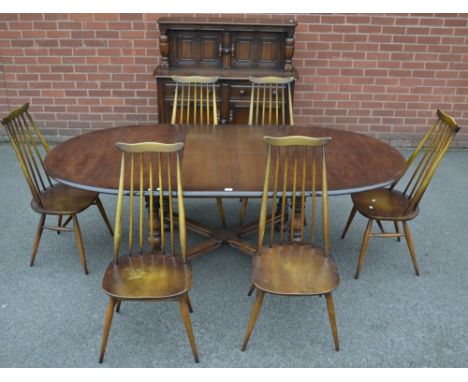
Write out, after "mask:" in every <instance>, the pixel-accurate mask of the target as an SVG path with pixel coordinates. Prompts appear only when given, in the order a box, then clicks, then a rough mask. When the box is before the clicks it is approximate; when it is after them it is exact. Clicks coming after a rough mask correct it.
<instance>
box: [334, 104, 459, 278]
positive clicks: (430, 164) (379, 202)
mask: <svg viewBox="0 0 468 382" xmlns="http://www.w3.org/2000/svg"><path fill="white" fill-rule="evenodd" d="M437 117H438V118H437V120H436V121H435V123H434V124H433V125H432V127H431V128H430V129H429V131H428V132H427V134H426V135H425V136H424V138H423V139H422V141H421V142H420V144H419V145H418V147H417V148H416V149H415V150H414V152H413V153H412V154H411V156H410V157H409V158H408V160H407V163H406V169H405V172H404V173H403V174H402V175H401V176H400V177H399V178H397V180H396V181H395V182H393V183H392V184H391V185H390V187H389V188H379V189H375V190H370V191H366V192H361V193H356V194H353V195H352V196H351V197H352V201H353V208H352V210H351V214H350V216H349V218H348V222H347V223H346V226H345V228H344V231H343V234H342V236H341V238H342V239H343V238H344V237H345V235H346V233H347V231H348V228H349V226H350V224H351V222H352V220H353V218H354V216H355V214H356V211H359V213H360V214H361V215H363V216H364V217H366V218H367V219H368V223H367V228H366V231H365V232H364V238H363V241H362V246H361V251H360V254H359V259H358V265H357V269H356V273H355V276H354V278H355V279H357V278H358V277H359V274H360V272H361V269H362V264H363V261H364V257H365V255H366V250H367V244H368V242H369V239H370V238H371V237H380V238H395V237H396V238H398V239H400V237H405V239H406V242H407V244H408V249H409V252H410V255H411V260H412V262H413V267H414V272H415V273H416V275H417V276H419V266H418V262H417V259H416V252H415V250H414V244H413V239H412V237H411V231H410V228H409V225H408V221H410V220H412V219H414V218H415V217H416V216H418V213H419V203H420V202H421V199H422V197H423V195H424V193H425V191H426V189H427V187H428V186H429V183H430V181H431V179H432V177H433V176H434V174H435V172H436V170H437V168H438V166H439V164H440V162H441V160H442V159H443V157H444V155H445V153H446V152H447V150H448V148H449V146H450V144H451V142H452V140H453V138H454V137H455V135H456V134H457V133H458V131H459V130H460V128H459V126H458V125H457V123H456V122H455V120H454V119H453V118H452V117H451V116H449V115H448V114H446V113H444V112H443V111H441V110H437ZM405 174H408V177H409V180H408V182H407V183H406V186H404V189H403V191H397V190H395V187H396V186H397V184H399V183H403V180H402V178H403V177H404V175H405ZM405 179H406V178H405ZM374 221H376V222H377V224H379V226H380V227H381V231H382V233H372V223H373V222H374ZM381 221H391V222H393V224H394V227H395V233H386V232H384V230H383V227H382V225H381V223H380V222H381ZM399 222H402V224H403V233H401V232H400V229H399Z"/></svg>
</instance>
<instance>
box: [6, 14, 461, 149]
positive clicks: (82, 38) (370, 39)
mask: <svg viewBox="0 0 468 382" xmlns="http://www.w3.org/2000/svg"><path fill="white" fill-rule="evenodd" d="M160 16H162V15H157V14H0V113H1V115H5V114H6V113H7V112H8V110H10V109H11V108H14V107H16V106H18V105H20V104H23V103H25V102H28V101H29V102H30V103H31V112H32V114H33V116H34V118H35V119H36V120H37V121H38V122H39V124H40V126H41V128H42V129H43V131H44V132H45V134H46V135H47V137H48V139H50V140H63V139H66V138H67V137H69V136H72V135H76V134H82V133H84V132H87V131H90V130H91V129H95V128H104V127H110V126H117V125H124V124H134V123H150V122H154V121H156V119H157V105H156V87H155V83H154V79H153V78H152V71H153V69H154V68H155V67H156V66H157V64H158V60H159V49H158V37H159V33H158V30H157V22H156V21H157V19H158V18H159V17H160ZM220 16H222V15H220ZM225 16H226V15H225ZM285 17H293V18H295V19H296V20H297V21H298V26H297V29H296V36H295V37H296V44H295V54H294V65H295V66H296V68H297V70H298V72H299V75H300V79H299V81H298V83H297V85H296V94H295V105H294V112H295V115H296V119H295V120H296V123H300V124H314V125H321V126H329V127H335V128H339V129H347V130H352V131H358V132H363V133H366V134H371V135H374V136H377V137H380V138H382V139H385V140H387V141H390V142H391V143H393V144H395V145H397V146H408V145H414V144H415V142H417V140H418V139H419V136H420V134H421V133H423V132H424V131H426V129H427V127H428V124H430V123H431V121H432V120H433V119H434V116H435V110H436V109H437V108H441V109H442V110H444V111H447V112H448V113H450V114H452V115H453V116H454V117H455V118H456V119H457V121H458V123H459V124H460V126H461V127H462V128H464V127H466V130H465V129H463V130H462V132H461V133H460V134H459V136H458V138H457V141H456V145H457V146H458V147H468V14H417V15H412V14H388V15H387V14H386V15H378V14H374V15H357V14H349V15H342V14H328V15H317V14H311V15H304V14H300V15H287V16H285Z"/></svg>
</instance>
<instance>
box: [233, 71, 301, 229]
mask: <svg viewBox="0 0 468 382" xmlns="http://www.w3.org/2000/svg"><path fill="white" fill-rule="evenodd" d="M249 81H250V83H251V93H250V107H249V125H250V126H254V125H256V126H258V125H275V126H278V125H291V126H293V125H294V114H293V99H292V90H291V84H292V83H293V82H294V77H249ZM248 201H249V199H248V198H242V199H241V202H242V208H241V212H240V216H239V226H242V223H243V221H244V218H245V214H246V211H247V205H248Z"/></svg>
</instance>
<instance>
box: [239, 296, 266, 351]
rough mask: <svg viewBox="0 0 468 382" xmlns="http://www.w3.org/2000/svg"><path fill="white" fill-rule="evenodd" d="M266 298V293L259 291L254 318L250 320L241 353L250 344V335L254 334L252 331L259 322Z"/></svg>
mask: <svg viewBox="0 0 468 382" xmlns="http://www.w3.org/2000/svg"><path fill="white" fill-rule="evenodd" d="M264 297H265V292H264V291H262V290H260V289H258V290H257V298H256V300H255V304H254V306H253V308H252V317H251V318H250V322H249V326H248V327H247V332H246V333H245V337H244V342H242V346H241V351H245V349H246V348H247V343H248V342H249V339H250V335H251V334H252V330H253V328H254V326H255V322H257V317H258V313H260V308H261V307H262V303H263V298H264Z"/></svg>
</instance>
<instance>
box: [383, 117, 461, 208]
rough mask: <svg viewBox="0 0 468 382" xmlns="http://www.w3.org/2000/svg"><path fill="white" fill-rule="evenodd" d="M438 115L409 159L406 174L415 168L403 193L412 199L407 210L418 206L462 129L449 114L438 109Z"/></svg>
mask: <svg viewBox="0 0 468 382" xmlns="http://www.w3.org/2000/svg"><path fill="white" fill-rule="evenodd" d="M437 116H438V119H437V120H436V121H435V122H434V124H433V125H432V127H431V128H430V129H429V131H428V132H427V134H426V135H425V136H424V138H423V139H422V141H421V142H420V143H419V145H418V147H416V149H415V150H414V152H413V153H412V154H411V156H410V157H409V158H408V160H407V164H406V170H405V174H406V173H407V172H408V170H409V169H410V167H412V165H414V166H415V167H414V168H415V169H414V172H413V173H412V175H411V176H410V179H409V181H408V183H407V184H406V187H405V189H404V191H403V194H404V195H406V196H407V197H408V198H409V199H410V203H409V205H408V208H407V211H406V212H410V211H412V210H415V209H416V208H417V207H418V205H419V202H420V201H421V199H422V197H423V195H424V192H425V191H426V189H427V187H428V186H429V183H430V182H431V179H432V177H433V176H434V174H435V172H436V170H437V168H438V167H439V164H440V162H441V160H442V158H443V157H444V155H445V153H446V152H447V150H448V148H449V146H450V143H452V140H453V138H454V137H455V135H456V134H457V133H458V131H459V130H460V128H459V127H458V125H457V123H456V122H455V120H454V119H453V118H452V117H451V116H449V115H448V114H445V113H444V112H443V111H441V110H437ZM403 175H404V174H403ZM398 181H399V180H397V181H396V182H395V183H393V184H392V185H391V188H394V187H395V186H396V184H397V183H398Z"/></svg>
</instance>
